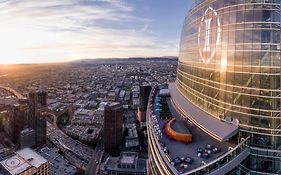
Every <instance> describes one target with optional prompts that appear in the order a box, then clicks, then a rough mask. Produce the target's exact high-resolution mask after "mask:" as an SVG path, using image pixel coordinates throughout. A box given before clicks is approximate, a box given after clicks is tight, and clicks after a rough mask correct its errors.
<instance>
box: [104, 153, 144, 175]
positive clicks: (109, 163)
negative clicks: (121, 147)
mask: <svg viewBox="0 0 281 175" xmlns="http://www.w3.org/2000/svg"><path fill="white" fill-rule="evenodd" d="M122 165H123V166H122ZM127 165H130V167H128V166H127ZM133 166H134V167H133ZM104 167H105V170H106V171H108V170H110V171H118V172H120V171H121V172H136V173H145V172H146V160H145V159H142V158H139V156H138V153H136V152H122V153H121V155H120V156H119V157H111V156H110V157H108V158H107V160H106V161H105V163H104Z"/></svg>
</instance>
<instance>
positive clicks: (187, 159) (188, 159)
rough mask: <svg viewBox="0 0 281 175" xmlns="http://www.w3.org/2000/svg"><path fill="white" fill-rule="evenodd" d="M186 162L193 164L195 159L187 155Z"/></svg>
mask: <svg viewBox="0 0 281 175" xmlns="http://www.w3.org/2000/svg"><path fill="white" fill-rule="evenodd" d="M184 162H186V163H188V164H192V163H193V159H192V158H191V157H186V158H185V159H184Z"/></svg>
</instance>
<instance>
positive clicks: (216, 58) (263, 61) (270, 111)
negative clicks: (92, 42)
mask: <svg viewBox="0 0 281 175" xmlns="http://www.w3.org/2000/svg"><path fill="white" fill-rule="evenodd" d="M280 69H281V67H280V0H197V1H196V3H195V4H194V6H193V8H191V10H190V11H189V13H188V14H187V16H186V18H185V22H184V27H183V30H182V36H181V44H180V55H179V63H178V72H177V88H178V89H179V90H180V92H181V93H182V95H183V96H184V97H185V98H186V99H187V100H189V101H190V102H192V103H193V104H194V105H196V106H197V107H199V108H200V109H202V110H203V111H205V112H207V113H209V114H210V115H211V116H212V117H214V118H217V119H219V120H223V121H226V122H233V123H236V124H239V131H240V132H239V136H240V137H242V136H243V137H246V136H250V139H251V143H250V144H251V156H250V157H249V159H248V161H246V162H245V165H246V166H245V167H248V168H249V169H250V170H251V172H253V173H254V174H260V173H261V172H266V173H272V174H280V173H281V171H280V169H281V168H280V165H281V163H280V159H281V151H279V150H280V148H281V118H280V106H281V105H280V100H281V93H280V89H281V88H280Z"/></svg>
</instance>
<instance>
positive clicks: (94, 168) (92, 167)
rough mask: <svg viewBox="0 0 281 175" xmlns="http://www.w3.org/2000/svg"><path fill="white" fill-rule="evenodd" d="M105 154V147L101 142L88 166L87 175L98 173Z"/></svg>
mask: <svg viewBox="0 0 281 175" xmlns="http://www.w3.org/2000/svg"><path fill="white" fill-rule="evenodd" d="M103 152H104V146H103V144H102V143H101V142H100V143H98V144H97V146H96V149H95V152H94V154H93V156H92V158H91V160H90V162H89V164H88V166H87V169H86V172H85V175H96V174H97V173H98V169H99V166H100V163H101V159H102V156H103ZM97 161H98V162H97Z"/></svg>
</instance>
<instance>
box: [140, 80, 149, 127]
mask: <svg viewBox="0 0 281 175" xmlns="http://www.w3.org/2000/svg"><path fill="white" fill-rule="evenodd" d="M150 91H151V86H150V85H142V86H140V98H139V99H140V102H139V108H138V121H139V122H145V120H146V108H147V103H148V98H149V94H150Z"/></svg>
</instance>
